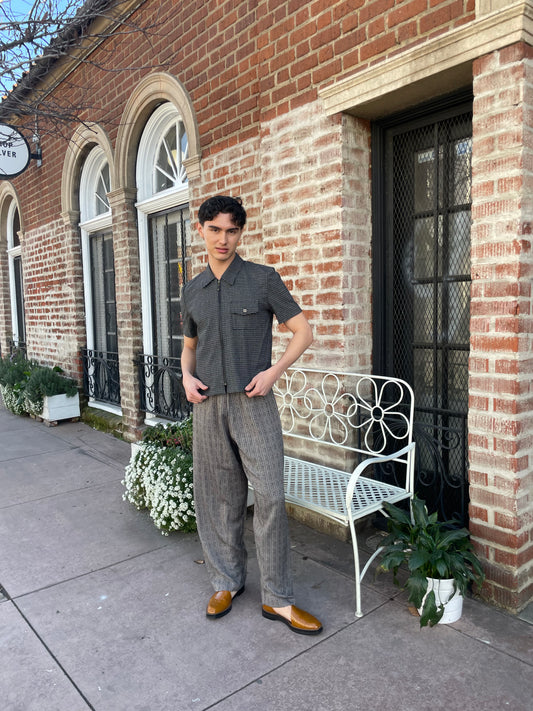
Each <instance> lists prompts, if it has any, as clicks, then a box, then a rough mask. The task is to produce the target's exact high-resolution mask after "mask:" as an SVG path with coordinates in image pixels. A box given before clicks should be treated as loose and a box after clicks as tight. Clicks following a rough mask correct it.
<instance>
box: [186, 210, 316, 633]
mask: <svg viewBox="0 0 533 711" xmlns="http://www.w3.org/2000/svg"><path fill="white" fill-rule="evenodd" d="M245 224H246V212H245V210H244V208H243V206H242V203H241V201H240V200H236V199H234V198H231V197H226V196H215V197H212V198H210V199H209V200H206V201H205V202H204V203H203V204H202V205H201V206H200V209H199V211H198V225H197V229H198V232H199V233H200V236H201V237H202V238H203V240H204V241H205V245H206V248H207V255H208V267H207V268H206V269H205V271H203V272H202V273H201V274H199V275H198V276H197V277H195V278H194V279H193V280H192V281H190V282H189V283H188V284H186V285H185V287H184V289H183V294H182V314H183V333H184V345H183V353H182V358H181V365H182V371H183V386H184V388H185V392H186V394H187V399H188V400H189V401H190V402H192V403H194V437H193V448H194V452H193V458H194V499H195V506H196V517H197V523H198V532H199V535H200V540H201V542H202V546H203V549H204V556H205V561H206V565H207V570H208V573H209V576H210V578H211V583H212V585H213V587H214V589H215V594H214V595H213V596H212V597H211V599H210V600H209V603H208V605H207V611H206V614H207V616H208V617H210V618H212V619H217V618H219V617H222V616H223V615H226V614H227V613H228V612H229V611H230V610H231V608H232V601H233V598H234V597H235V596H236V595H240V594H241V593H242V592H243V591H244V584H245V578H246V561H247V554H246V549H245V546H244V539H243V536H244V522H245V517H246V502H247V495H248V481H250V483H251V484H252V486H253V488H254V497H255V498H254V535H255V542H256V548H257V558H258V562H259V569H260V573H261V590H262V602H263V611H262V614H263V616H264V617H266V618H267V619H270V620H279V621H281V622H283V623H285V624H286V625H287V626H288V627H289V628H290V629H291V630H293V631H294V632H297V633H299V634H318V633H319V632H320V631H321V630H322V625H321V624H320V622H319V621H318V620H317V619H316V618H315V617H313V616H312V615H310V614H309V613H307V612H305V611H303V610H300V609H299V608H297V607H296V606H295V605H294V597H293V587H292V574H291V566H290V546H289V533H288V523H287V515H286V512H285V497H284V487H283V438H282V432H281V424H280V420H279V414H278V410H277V407H276V402H275V399H274V395H273V393H272V386H273V385H274V383H275V382H276V380H277V379H278V378H279V377H280V376H281V374H282V373H283V372H284V371H285V369H286V368H288V367H289V366H290V365H292V363H293V362H294V361H295V360H296V359H297V358H299V357H300V355H301V354H302V353H303V352H304V351H305V350H306V348H307V347H308V346H309V345H310V344H311V341H312V339H313V336H312V332H311V327H310V326H309V323H308V322H307V319H306V318H305V316H304V315H303V313H302V310H301V309H300V307H299V306H298V304H297V303H296V302H295V301H294V299H293V298H292V296H291V295H290V293H289V291H288V290H287V288H286V286H285V285H284V284H283V282H282V281H281V278H280V277H279V275H278V274H277V272H276V271H275V270H274V269H272V268H271V267H265V266H262V265H259V264H254V263H253V262H246V261H243V260H242V259H241V257H240V256H239V255H238V253H237V247H238V245H239V241H240V239H241V235H242V232H243V229H244V225H245ZM274 314H275V315H276V318H277V319H278V321H279V322H280V323H284V324H285V325H286V326H287V328H288V329H289V330H290V331H291V333H292V337H291V339H290V341H289V343H288V345H287V348H286V350H285V352H284V353H283V355H282V356H281V358H280V359H279V360H278V361H277V362H276V363H274V364H272V362H271V356H272V320H273V315H274Z"/></svg>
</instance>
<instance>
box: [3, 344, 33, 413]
mask: <svg viewBox="0 0 533 711" xmlns="http://www.w3.org/2000/svg"><path fill="white" fill-rule="evenodd" d="M35 366H36V363H34V362H33V361H29V360H27V359H26V358H25V357H24V356H23V355H22V354H21V353H20V352H16V353H15V354H14V355H12V356H5V357H4V358H0V391H1V393H2V398H3V400H4V404H5V406H6V407H7V409H8V410H11V412H13V413H14V414H15V415H25V414H27V412H28V409H27V405H26V401H25V397H24V393H25V389H26V383H27V382H28V379H29V377H30V374H31V371H32V370H33V368H35Z"/></svg>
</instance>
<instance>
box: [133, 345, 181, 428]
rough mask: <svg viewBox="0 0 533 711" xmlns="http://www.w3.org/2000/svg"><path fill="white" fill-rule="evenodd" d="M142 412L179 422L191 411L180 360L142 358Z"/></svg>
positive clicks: (144, 355)
mask: <svg viewBox="0 0 533 711" xmlns="http://www.w3.org/2000/svg"><path fill="white" fill-rule="evenodd" d="M136 364H137V367H138V369H139V387H140V399H141V410H143V412H147V413H150V414H152V415H156V416H158V417H164V418H166V419H169V420H174V421H180V420H183V419H185V418H186V417H187V416H188V415H189V414H190V413H191V411H192V405H191V404H190V402H188V400H187V398H186V396H185V390H184V389H183V384H182V374H181V365H180V359H179V358H171V357H166V356H165V357H164V356H155V355H146V354H145V353H141V354H139V356H138V357H137V361H136Z"/></svg>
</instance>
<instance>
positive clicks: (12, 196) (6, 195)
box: [0, 181, 24, 241]
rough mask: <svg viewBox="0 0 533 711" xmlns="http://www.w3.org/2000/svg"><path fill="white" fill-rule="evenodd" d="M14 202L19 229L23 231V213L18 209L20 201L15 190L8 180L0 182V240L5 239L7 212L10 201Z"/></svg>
mask: <svg viewBox="0 0 533 711" xmlns="http://www.w3.org/2000/svg"><path fill="white" fill-rule="evenodd" d="M13 202H14V203H15V204H16V206H17V208H18V211H19V219H20V231H21V232H24V215H23V214H22V212H21V210H20V201H19V199H18V195H17V191H16V190H15V188H14V187H13V185H12V184H11V183H10V182H8V181H2V182H0V241H2V240H4V241H5V236H6V226H7V214H8V210H9V208H10V206H11V203H13Z"/></svg>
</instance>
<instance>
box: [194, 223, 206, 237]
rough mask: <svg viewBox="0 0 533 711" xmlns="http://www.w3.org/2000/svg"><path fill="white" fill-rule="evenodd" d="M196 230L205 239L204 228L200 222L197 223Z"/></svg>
mask: <svg viewBox="0 0 533 711" xmlns="http://www.w3.org/2000/svg"><path fill="white" fill-rule="evenodd" d="M196 229H197V230H198V234H199V235H200V237H201V238H202V239H204V228H203V226H202V225H201V224H200V223H199V222H197V223H196Z"/></svg>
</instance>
